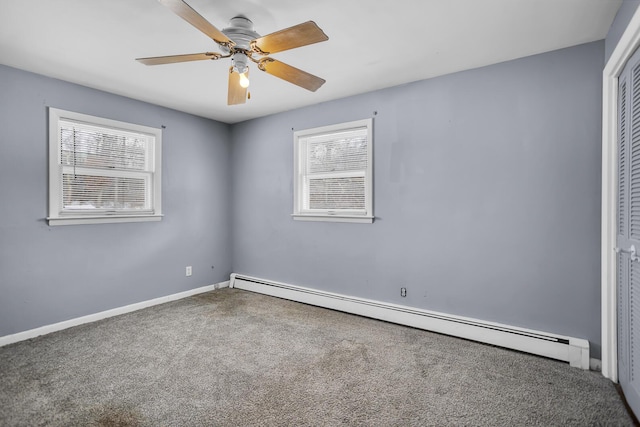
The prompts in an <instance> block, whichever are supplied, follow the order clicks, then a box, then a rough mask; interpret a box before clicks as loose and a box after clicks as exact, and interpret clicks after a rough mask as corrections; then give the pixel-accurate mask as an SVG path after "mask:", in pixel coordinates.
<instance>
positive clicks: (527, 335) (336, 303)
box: [230, 273, 590, 369]
mask: <svg viewBox="0 0 640 427" xmlns="http://www.w3.org/2000/svg"><path fill="white" fill-rule="evenodd" d="M230 287H232V288H238V289H244V290H247V291H252V292H257V293H261V294H265V295H271V296H274V297H278V298H284V299H288V300H292V301H297V302H301V303H305V304H310V305H315V306H319V307H324V308H329V309H332V310H338V311H343V312H346V313H351V314H357V315H360V316H365V317H370V318H373V319H378V320H384V321H387V322H392V323H397V324H400V325H405V326H411V327H414V328H419V329H424V330H427V331H432V332H438V333H442V334H446V335H451V336H455V337H459V338H465V339H469V340H473V341H478V342H482V343H486V344H492V345H496V346H500V347H505V348H509V349H513V350H519V351H523V352H527V353H532V354H536V355H539V356H544V357H549V358H552V359H557V360H562V361H564V362H568V363H569V364H570V365H571V366H574V367H578V368H581V369H589V361H590V360H589V341H587V340H585V339H582V338H572V337H566V336H561V335H555V334H550V333H546V332H540V331H534V330H530V329H523V328H518V327H513V326H508V325H502V324H499V323H493V322H485V321H482V320H477V319H471V318H467V317H461V316H453V315H449V314H445V313H438V312H434V311H429V310H422V309H416V308H411V307H406V306H402V305H397V304H390V303H385V302H380V301H374V300H369V299H363V298H356V297H351V296H346V295H340V294H335V293H331V292H324V291H319V290H316V289H311V288H305V287H301V286H295V285H288V284H285V283H279V282H274V281H270V280H264V279H259V278H256V277H250V276H244V275H240V274H235V273H234V274H232V275H231V282H230Z"/></svg>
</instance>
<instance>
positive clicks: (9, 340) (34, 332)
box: [0, 280, 229, 347]
mask: <svg viewBox="0 0 640 427" xmlns="http://www.w3.org/2000/svg"><path fill="white" fill-rule="evenodd" d="M227 287H229V281H228V280H227V281H225V282H220V283H215V284H213V285H208V286H202V287H200V288H196V289H190V290H188V291H184V292H178V293H177V294H171V295H167V296H164V297H159V298H154V299H150V300H147V301H142V302H137V303H135V304H129V305H125V306H123V307H117V308H113V309H111V310H105V311H101V312H99V313H94V314H89V315H86V316H82V317H76V318H75V319H69V320H65V321H63V322H58V323H53V324H51V325H45V326H41V327H39V328H35V329H29V330H28V331H23V332H18V333H16V334H12V335H5V336H3V337H0V347H2V346H5V345H8V344H13V343H16V342H19V341H24V340H28V339H31V338H35V337H38V336H40V335H45V334H50V333H52V332H57V331H61V330H63V329H67V328H72V327H74V326H79V325H83V324H85V323H91V322H96V321H98V320H102V319H106V318H108V317H113V316H118V315H120V314H125V313H130V312H132V311H137V310H142V309H143V308H147V307H152V306H154V305H158V304H164V303H166V302H170V301H176V300H179V299H182V298H186V297H190V296H192V295H196V294H201V293H204V292H209V291H213V290H214V289H220V288H227Z"/></svg>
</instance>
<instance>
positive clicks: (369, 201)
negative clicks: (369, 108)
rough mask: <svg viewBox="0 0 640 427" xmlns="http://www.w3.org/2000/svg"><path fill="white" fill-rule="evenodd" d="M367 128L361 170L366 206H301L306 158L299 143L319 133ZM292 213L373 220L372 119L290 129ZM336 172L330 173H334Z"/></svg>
mask: <svg viewBox="0 0 640 427" xmlns="http://www.w3.org/2000/svg"><path fill="white" fill-rule="evenodd" d="M363 128H364V129H366V132H367V169H366V170H365V171H363V172H362V175H364V178H365V179H364V183H365V184H364V185H365V208H364V209H363V210H362V211H348V210H329V209H313V210H311V209H304V206H305V203H304V202H305V199H306V198H307V197H308V194H307V193H306V191H305V188H306V186H305V184H304V183H305V182H306V173H305V170H306V161H305V150H304V149H303V147H302V144H304V143H305V142H304V141H305V140H306V139H308V138H309V137H319V136H323V135H330V134H333V133H338V132H345V131H350V130H356V129H363ZM293 161H294V165H293V214H292V217H293V219H294V220H297V221H331V222H359V223H372V222H373V220H374V216H373V119H371V118H369V119H364V120H356V121H353V122H346V123H340V124H335V125H330V126H322V127H317V128H313V129H305V130H299V131H296V132H294V133H293ZM338 175H339V174H336V173H333V174H331V176H333V177H336V176H338ZM344 176H356V175H355V174H354V173H353V172H348V173H344Z"/></svg>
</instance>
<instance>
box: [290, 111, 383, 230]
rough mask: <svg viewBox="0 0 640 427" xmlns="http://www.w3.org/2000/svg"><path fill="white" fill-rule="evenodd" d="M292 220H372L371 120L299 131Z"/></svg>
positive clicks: (295, 135)
mask: <svg viewBox="0 0 640 427" xmlns="http://www.w3.org/2000/svg"><path fill="white" fill-rule="evenodd" d="M293 143H294V162H295V165H294V166H295V169H294V171H295V172H294V206H293V218H294V219H296V220H303V221H340V222H369V223H370V222H373V200H372V195H373V188H372V187H373V177H372V166H373V165H372V120H371V119H366V120H359V121H355V122H349V123H342V124H339V125H333V126H325V127H321V128H315V129H307V130H302V131H297V132H295V133H294V135H293Z"/></svg>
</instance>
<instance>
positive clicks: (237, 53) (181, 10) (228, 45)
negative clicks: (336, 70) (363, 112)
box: [136, 0, 329, 105]
mask: <svg viewBox="0 0 640 427" xmlns="http://www.w3.org/2000/svg"><path fill="white" fill-rule="evenodd" d="M158 1H159V2H160V3H162V4H163V5H164V6H166V7H168V8H169V9H171V11H173V12H174V13H175V14H176V15H178V16H180V17H181V18H182V19H184V20H185V21H187V22H188V23H190V24H191V25H193V26H194V27H196V28H197V29H198V30H200V31H202V32H203V33H204V34H205V35H207V36H208V37H210V38H211V39H213V41H214V42H216V43H217V44H218V45H219V47H220V50H221V51H222V52H223V53H217V52H203V53H191V54H186V55H170V56H155V57H150V58H137V59H136V60H137V61H140V62H141V63H143V64H145V65H160V64H171V63H176V62H187V61H200V60H205V59H212V60H216V59H221V58H231V67H230V68H229V92H228V97H227V104H228V105H236V104H244V103H245V102H246V100H247V88H248V87H249V61H251V62H254V63H255V64H256V65H257V67H258V69H259V70H262V71H265V72H266V73H268V74H271V75H272V76H276V77H279V78H281V79H283V80H286V81H288V82H289V83H293V84H295V85H298V86H300V87H302V88H304V89H307V90H310V91H312V92H315V91H316V90H318V88H320V86H322V85H323V84H324V83H325V80H324V79H321V78H320V77H317V76H314V75H313V74H309V73H307V72H306V71H302V70H299V69H298V68H295V67H292V66H291V65H287V64H285V63H284V62H280V61H278V60H277V59H273V58H271V57H270V56H269V55H270V54H272V53H278V52H282V51H285V50H289V49H294V48H297V47H301V46H306V45H310V44H313V43H318V42H322V41H325V40H328V39H329V37H327V35H326V34H325V33H324V32H323V31H322V30H321V29H320V27H318V26H317V25H316V23H315V22H313V21H307V22H304V23H302V24H298V25H294V26H293V27H289V28H285V29H284V30H280V31H276V32H275V33H271V34H267V35H266V36H260V34H258V33H256V32H255V31H253V23H252V22H251V21H250V20H249V19H248V18H246V17H244V16H236V17H234V18H231V20H230V22H229V27H228V28H224V29H223V30H222V31H220V30H218V29H217V28H216V27H214V26H213V25H212V24H211V23H210V22H209V21H207V20H206V19H205V18H203V17H202V16H201V15H200V14H199V13H198V12H196V11H195V10H194V9H192V8H191V6H189V5H188V4H187V3H185V2H184V1H183V0H158Z"/></svg>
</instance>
